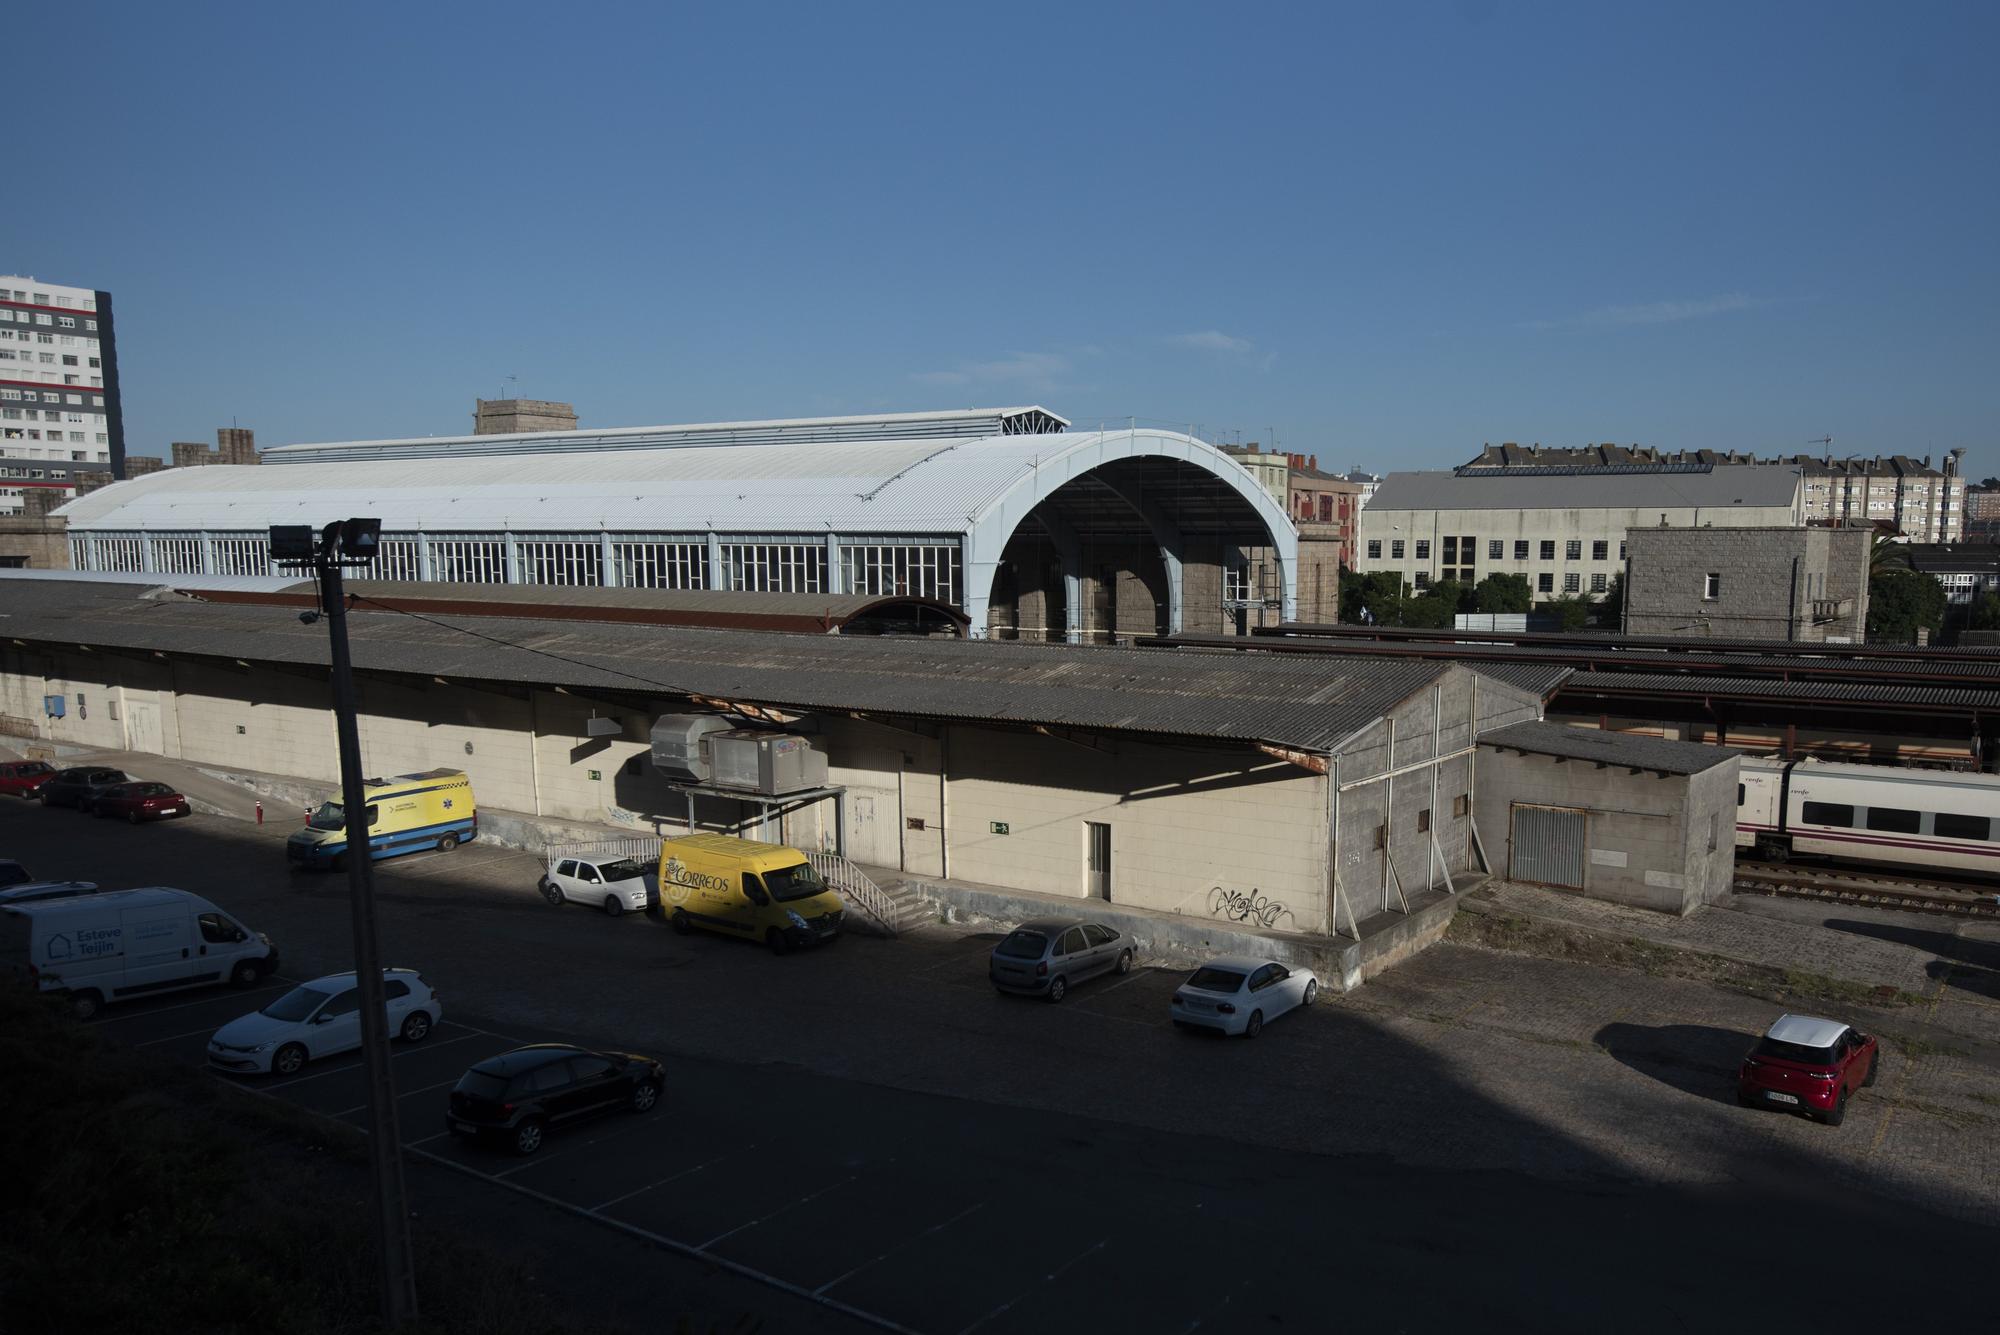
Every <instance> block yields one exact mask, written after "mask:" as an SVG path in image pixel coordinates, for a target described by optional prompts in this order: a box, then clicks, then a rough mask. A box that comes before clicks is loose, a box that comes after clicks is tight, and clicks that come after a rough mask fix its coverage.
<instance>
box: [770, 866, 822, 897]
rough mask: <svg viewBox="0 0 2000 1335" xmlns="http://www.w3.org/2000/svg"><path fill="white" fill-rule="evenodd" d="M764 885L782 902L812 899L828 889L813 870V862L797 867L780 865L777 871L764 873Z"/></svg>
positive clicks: (772, 895)
mask: <svg viewBox="0 0 2000 1335" xmlns="http://www.w3.org/2000/svg"><path fill="white" fill-rule="evenodd" d="M764 886H765V888H766V889H768V890H769V891H770V892H771V898H773V899H775V900H777V901H778V902H779V903H780V904H789V903H791V902H792V901H794V900H799V899H811V898H812V897H813V896H814V895H816V894H818V893H819V892H820V891H822V890H824V889H826V882H825V881H822V880H821V879H820V878H819V873H818V872H816V871H814V870H813V867H812V863H810V862H801V863H799V864H798V865H797V866H795V867H780V868H778V870H776V871H767V872H765V873H764Z"/></svg>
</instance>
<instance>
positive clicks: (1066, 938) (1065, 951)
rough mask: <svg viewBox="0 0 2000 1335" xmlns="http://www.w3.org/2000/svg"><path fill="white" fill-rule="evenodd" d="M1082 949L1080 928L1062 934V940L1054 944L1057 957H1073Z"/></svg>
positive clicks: (1081, 931) (1081, 930) (1073, 928)
mask: <svg viewBox="0 0 2000 1335" xmlns="http://www.w3.org/2000/svg"><path fill="white" fill-rule="evenodd" d="M1082 949H1083V929H1082V928H1081V927H1072V928H1070V929H1069V930H1068V931H1067V932H1064V933H1063V934H1062V940H1061V941H1059V942H1057V943H1056V954H1058V955H1074V954H1076V953H1077V952H1078V951H1080V950H1082Z"/></svg>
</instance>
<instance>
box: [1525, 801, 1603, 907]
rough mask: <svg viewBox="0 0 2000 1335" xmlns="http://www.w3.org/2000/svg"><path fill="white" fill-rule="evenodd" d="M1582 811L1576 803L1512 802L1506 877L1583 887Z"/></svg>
mask: <svg viewBox="0 0 2000 1335" xmlns="http://www.w3.org/2000/svg"><path fill="white" fill-rule="evenodd" d="M1585 826H1586V821H1585V816H1584V813H1583V812H1582V811H1581V810H1579V809H1577V808H1575V807H1536V806H1528V805H1526V804H1525V803H1519V802H1517V803H1515V804H1514V808H1513V830H1512V836H1511V838H1510V839H1509V840H1508V848H1509V850H1510V851H1509V854H1508V867H1507V875H1508V877H1509V879H1511V880H1516V881H1526V882H1529V883H1530V884H1533V885H1555V886H1561V887H1563V888H1564V889H1568V890H1581V889H1583V859H1584V849H1585V846H1586V844H1587V842H1588V839H1587V831H1586V828H1585Z"/></svg>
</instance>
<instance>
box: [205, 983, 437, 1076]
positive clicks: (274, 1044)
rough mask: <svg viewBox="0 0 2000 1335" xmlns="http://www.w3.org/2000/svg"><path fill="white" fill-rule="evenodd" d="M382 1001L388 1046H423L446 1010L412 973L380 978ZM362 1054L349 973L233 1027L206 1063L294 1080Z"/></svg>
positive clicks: (296, 991)
mask: <svg viewBox="0 0 2000 1335" xmlns="http://www.w3.org/2000/svg"><path fill="white" fill-rule="evenodd" d="M382 993H383V997H384V999H385V1000H386V1001H387V1002H388V1005H387V1007H386V1009H387V1010H388V1013H389V1035H390V1037H391V1038H401V1039H403V1040H404V1041H405V1042H408V1043H421V1042H423V1040H424V1039H426V1038H428V1037H430V1032H431V1030H432V1029H433V1028H435V1027H436V1026H437V1022H438V1021H439V1020H441V1019H443V1018H444V1003H442V1002H441V1001H439V1000H438V995H437V993H436V992H435V991H434V990H432V988H431V985H430V984H429V983H427V982H425V981H424V976H423V975H422V974H420V973H418V972H417V971H416V970H415V969H384V970H382ZM360 1046H361V989H360V987H359V986H358V985H357V984H356V982H355V977H354V974H353V973H352V972H351V971H350V972H348V973H336V974H329V975H328V976H327V977H325V978H315V979H314V980H313V981H312V982H310V983H301V984H300V985H299V986H297V987H295V988H293V989H292V990H291V991H289V992H287V993H285V995H284V996H282V997H279V998H278V999H277V1000H276V1001H274V1002H272V1003H271V1004H270V1005H268V1006H266V1007H264V1009H263V1010H260V1011H255V1012H252V1013H251V1014H249V1015H245V1016H243V1017H242V1018H241V1019H236V1020H231V1021H230V1022H229V1023H228V1024H225V1025H224V1026H222V1028H220V1029H218V1030H216V1031H215V1037H213V1038H211V1039H209V1040H208V1063H209V1065H211V1066H213V1067H215V1068H216V1069H217V1070H222V1071H237V1072H246V1073H269V1074H271V1075H296V1074H298V1072H299V1069H300V1068H301V1067H303V1066H304V1065H305V1064H306V1063H307V1062H309V1061H311V1060H313V1059H314V1058H316V1057H330V1056H332V1055H333V1054H334V1053H337V1052H349V1051H352V1050H353V1049H355V1048H358V1047H360Z"/></svg>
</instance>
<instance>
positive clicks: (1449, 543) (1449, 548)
mask: <svg viewBox="0 0 2000 1335" xmlns="http://www.w3.org/2000/svg"><path fill="white" fill-rule="evenodd" d="M1423 554H1424V545H1423V544H1422V543H1421V542H1420V543H1418V544H1417V555H1418V556H1422V555H1423ZM1444 563H1445V564H1446V565H1448V566H1455V565H1457V564H1458V539H1457V538H1446V539H1445V540H1444Z"/></svg>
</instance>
